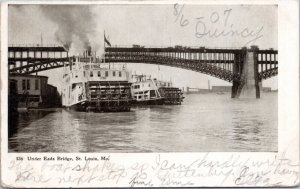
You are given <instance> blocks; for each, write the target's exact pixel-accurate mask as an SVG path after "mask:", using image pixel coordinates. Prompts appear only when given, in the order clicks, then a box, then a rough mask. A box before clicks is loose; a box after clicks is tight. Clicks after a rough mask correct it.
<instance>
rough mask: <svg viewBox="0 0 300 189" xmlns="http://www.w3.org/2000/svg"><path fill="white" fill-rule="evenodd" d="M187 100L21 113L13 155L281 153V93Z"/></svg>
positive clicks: (199, 96)
mask: <svg viewBox="0 0 300 189" xmlns="http://www.w3.org/2000/svg"><path fill="white" fill-rule="evenodd" d="M185 97H186V98H185V99H184V103H183V104H182V105H181V106H151V107H149V106H146V107H135V108H132V110H131V112H122V113H93V112H90V113H83V112H75V111H67V110H64V109H56V110H52V111H49V110H43V111H42V110H39V111H38V110H35V111H29V112H28V113H20V115H19V116H18V118H17V123H16V125H15V126H11V128H10V129H9V130H10V132H9V151H10V152H13V151H19V152H203V151H277V128H278V126H277V125H278V124H277V93H264V94H263V95H262V98H261V99H257V100H256V99H254V100H239V99H231V98H230V94H229V93H227V94H226V93H225V94H223V95H218V94H188V95H185Z"/></svg>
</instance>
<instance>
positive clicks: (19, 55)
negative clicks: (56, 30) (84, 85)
mask: <svg viewBox="0 0 300 189" xmlns="http://www.w3.org/2000/svg"><path fill="white" fill-rule="evenodd" d="M66 62H69V56H68V51H67V50H66V49H65V48H64V47H62V46H54V45H52V46H38V45H35V46H34V45H32V46H28V45H26V46H24V45H19V46H10V47H8V65H9V73H18V74H32V73H37V72H40V71H45V70H49V69H54V68H59V67H63V66H64V64H65V63H66Z"/></svg>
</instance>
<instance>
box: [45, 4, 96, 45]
mask: <svg viewBox="0 0 300 189" xmlns="http://www.w3.org/2000/svg"><path fill="white" fill-rule="evenodd" d="M41 9H42V12H43V14H44V15H45V16H46V17H47V18H48V19H50V20H51V21H53V22H54V23H56V24H57V26H58V29H57V30H56V32H55V37H56V40H57V41H58V42H60V43H62V44H63V45H64V47H65V48H67V49H69V48H70V46H71V45H72V44H73V43H74V39H75V38H77V39H78V40H79V41H80V42H81V43H82V45H83V48H84V49H88V48H89V47H91V40H90V38H91V37H92V36H94V34H95V29H94V28H95V23H94V19H93V14H92V12H91V10H90V8H89V6H87V5H43V6H41Z"/></svg>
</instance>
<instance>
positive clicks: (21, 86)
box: [9, 74, 60, 108]
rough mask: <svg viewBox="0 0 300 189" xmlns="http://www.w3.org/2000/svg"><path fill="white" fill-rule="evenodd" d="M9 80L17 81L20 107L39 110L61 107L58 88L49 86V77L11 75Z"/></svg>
mask: <svg viewBox="0 0 300 189" xmlns="http://www.w3.org/2000/svg"><path fill="white" fill-rule="evenodd" d="M9 79H10V80H14V81H16V85H17V100H18V107H27V108H39V107H54V106H58V105H60V103H59V102H60V96H59V94H58V92H57V88H56V87H54V86H52V85H49V84H48V77H46V76H36V75H23V74H11V75H10V76H9Z"/></svg>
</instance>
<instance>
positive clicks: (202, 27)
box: [173, 4, 264, 46]
mask: <svg viewBox="0 0 300 189" xmlns="http://www.w3.org/2000/svg"><path fill="white" fill-rule="evenodd" d="M184 8H185V5H184V4H183V5H180V4H175V5H174V13H173V15H174V16H175V22H176V23H179V25H180V26H181V27H187V26H189V25H192V27H194V36H195V37H196V38H198V39H201V38H205V37H208V38H212V39H221V38H226V39H229V38H230V37H232V38H233V37H238V38H240V39H242V40H244V41H245V44H244V46H247V45H249V44H252V45H253V44H255V43H256V41H257V40H258V39H260V38H262V37H263V34H262V32H263V29H264V26H263V25H261V26H258V27H256V28H254V29H251V28H249V27H239V26H238V25H237V24H234V23H232V11H234V10H233V9H226V10H224V11H222V12H217V11H213V12H212V13H211V14H210V15H209V16H207V17H205V16H199V15H197V16H195V18H194V19H189V18H187V17H186V16H185V14H184Z"/></svg>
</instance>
